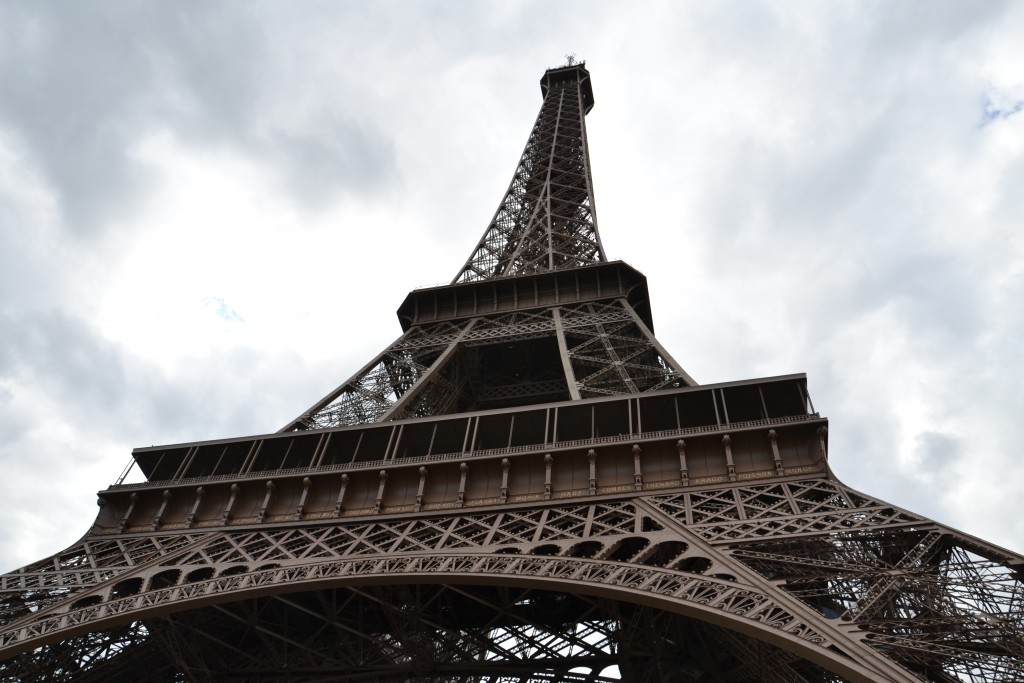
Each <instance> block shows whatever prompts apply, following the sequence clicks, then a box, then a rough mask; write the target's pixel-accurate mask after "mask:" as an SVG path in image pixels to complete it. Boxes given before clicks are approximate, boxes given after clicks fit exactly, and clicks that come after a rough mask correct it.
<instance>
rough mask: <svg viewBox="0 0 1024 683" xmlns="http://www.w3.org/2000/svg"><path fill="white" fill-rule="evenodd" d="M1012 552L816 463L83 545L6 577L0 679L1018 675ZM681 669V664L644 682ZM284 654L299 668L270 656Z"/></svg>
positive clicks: (1017, 580)
mask: <svg viewBox="0 0 1024 683" xmlns="http://www.w3.org/2000/svg"><path fill="white" fill-rule="evenodd" d="M1022 566H1024V558H1021V557H1020V556H1016V555H1011V554H1008V553H1006V552H1005V551H1002V550H1000V549H997V548H994V547H992V546H990V545H988V544H985V543H984V542H982V541H978V540H977V539H972V538H970V537H967V536H965V535H963V534H960V533H958V532H956V531H953V530H950V529H947V528H945V527H942V526H940V525H937V524H935V523H934V522H930V521H928V520H926V519H923V518H921V517H918V516H916V515H913V514H911V513H909V512H906V511H903V510H900V509H898V508H895V507H894V506H891V505H888V504H886V503H884V502H882V501H878V500H875V499H872V498H869V497H868V496H865V495H863V494H860V493H858V492H856V491H853V490H852V489H849V488H848V487H845V486H843V485H842V484H840V483H839V482H836V481H834V480H831V479H827V478H815V479H809V480H790V481H779V482H775V483H770V484H760V485H756V486H737V485H733V486H730V487H727V488H710V489H708V488H705V489H699V490H692V491H684V492H679V493H665V494H656V495H650V494H648V495H638V496H637V497H632V498H620V499H604V500H602V501H599V502H586V503H578V504H561V505H539V506H533V507H529V506H524V507H519V508H510V509H495V510H489V511H480V512H469V511H458V512H457V513H456V512H454V511H453V512H450V513H448V514H440V515H439V514H436V513H435V514H434V515H432V516H417V517H414V518H403V517H401V516H397V517H395V516H393V517H391V518H379V519H368V520H354V521H351V522H339V523H336V524H332V525H318V526H315V527H310V526H308V525H300V526H295V525H292V526H287V525H278V526H276V527H271V528H261V527H252V528H229V529H216V530H209V531H205V532H196V533H178V534H174V533H171V534H153V535H149V536H128V537H125V538H117V537H115V538H106V539H99V538H91V539H87V540H85V541H83V542H81V543H80V544H78V545H76V546H74V547H72V548H71V549H69V550H68V551H66V552H64V553H61V554H59V555H57V556H54V557H53V558H49V559H48V560H45V561H42V562H39V563H35V564H33V565H30V566H29V567H26V568H25V569H23V570H20V571H18V572H15V573H12V574H8V575H6V576H4V577H3V578H2V583H0V589H2V592H0V597H2V600H3V602H2V605H3V612H2V616H3V623H4V624H5V630H4V631H2V632H0V653H2V652H5V651H6V652H12V651H17V652H21V653H22V654H20V655H18V656H15V657H13V658H12V659H10V660H8V661H7V662H6V663H5V664H3V665H2V668H0V672H3V674H4V676H5V677H6V678H5V680H20V679H27V678H26V677H28V678H38V679H39V680H79V678H80V676H82V675H84V674H83V673H82V671H83V670H86V669H88V670H91V669H92V666H91V665H92V664H93V663H95V662H102V666H101V667H100V668H99V669H98V670H103V671H107V670H108V667H121V666H122V664H124V663H127V662H128V661H129V659H131V660H132V661H135V660H136V659H137V660H139V661H149V660H152V661H153V662H160V664H159V666H160V667H163V668H164V669H166V671H167V672H168V673H167V676H166V677H164V678H161V679H160V680H175V678H174V677H173V676H178V675H181V676H184V677H185V679H187V680H226V679H225V676H226V675H227V672H229V671H249V672H253V675H255V672H258V671H260V672H263V673H260V676H265V677H269V678H266V680H270V679H271V678H272V679H273V680H337V679H340V680H353V681H356V680H406V679H408V680H474V681H490V680H523V681H541V680H543V681H577V680H579V681H601V680H611V679H610V678H609V677H608V676H610V675H611V674H608V675H605V674H602V672H603V671H605V670H606V669H608V667H611V666H616V667H619V670H620V672H625V671H626V670H627V669H629V668H630V667H633V670H634V671H637V672H642V673H637V674H636V676H635V677H633V676H627V680H698V677H699V676H698V674H699V675H700V676H709V678H706V679H700V680H722V681H725V680H729V681H734V680H768V679H765V678H763V676H764V675H765V674H764V671H765V669H764V668H763V667H762V666H761V664H758V665H756V666H753V667H752V665H751V662H753V661H757V662H761V663H764V662H768V661H771V662H774V664H773V665H772V666H773V667H775V669H774V670H775V671H776V672H777V673H778V675H779V678H778V680H828V679H829V678H828V677H829V676H831V677H833V678H832V680H841V678H840V677H842V678H848V679H850V680H907V681H910V680H950V681H953V680H961V681H1002V680H1019V679H1020V678H1021V677H1022V676H1024V635H1022V633H1024V609H1022V607H1024V590H1022V583H1021V576H1020V568H1021V567H1022ZM356 605H358V609H357V608H356V607H355V606H356ZM640 605H646V607H643V608H641V607H639V606H640ZM636 610H646V611H645V612H644V616H643V617H642V618H636V616H635V615H636ZM631 615H632V616H631ZM630 619H633V621H630ZM659 620H661V621H659ZM356 621H358V624H357V623H355V622H356ZM661 622H664V623H665V624H667V625H666V626H665V627H664V628H661V627H658V632H659V633H661V636H660V639H655V638H654V637H653V636H652V635H651V634H649V633H647V632H646V631H645V630H644V629H643V628H641V626H645V625H650V624H657V623H661ZM709 624H717V625H718V626H717V627H714V628H712V627H710V626H709ZM673 629H676V630H681V631H685V632H687V633H688V634H690V635H689V636H688V637H687V640H686V641H685V642H694V639H698V640H703V641H705V646H702V647H687V648H682V646H681V645H680V641H676V640H673V639H671V638H669V637H668V636H667V635H666V634H668V633H670V632H671V631H672V630H673ZM85 634H89V635H85ZM627 637H628V638H629V639H630V640H629V642H625V641H624V640H623V639H624V638H627ZM329 643H333V645H329ZM172 645H173V647H172ZM715 652H719V653H724V654H722V655H721V657H722V661H720V662H718V663H716V662H712V661H709V660H708V658H709V657H713V655H711V654H709V653H715ZM644 653H646V654H644ZM352 657H356V660H353V659H352ZM751 657H756V658H757V659H753V660H752V659H751ZM541 660H544V661H543V663H544V666H543V667H541V669H538V668H537V667H538V662H541ZM548 660H550V661H548ZM672 662H675V664H672ZM679 662H683V663H681V664H680V663H679ZM812 662H814V664H812ZM58 664H59V665H58ZM741 664H742V666H746V667H748V668H747V669H746V670H745V671H746V673H742V672H743V671H744V669H743V668H742V666H741ZM670 665H671V667H674V668H678V667H682V669H681V670H686V671H692V672H694V673H693V676H692V677H686V676H683V675H682V674H678V675H677V678H675V679H673V678H667V679H666V678H664V677H660V678H659V675H660V674H657V675H656V673H655V672H656V671H662V670H663V669H664V668H665V667H666V666H670ZM154 666H155V665H154ZM445 667H448V668H447V669H446V668H445ZM751 667H752V668H751ZM822 667H823V668H822ZM122 668H124V669H125V670H131V668H132V667H129V666H127V665H125V666H124V667H122ZM293 668H294V669H296V670H297V671H300V670H304V671H307V672H308V674H309V677H307V678H303V677H302V676H303V675H306V674H302V675H299V674H296V676H297V677H296V678H288V679H280V678H274V677H273V676H271V674H270V673H268V672H271V671H284V670H289V671H290V670H292V669H293ZM580 668H585V669H587V673H585V674H584V673H580V671H579V669H580ZM43 669H46V670H47V671H52V672H53V673H52V676H51V677H49V678H47V677H46V676H41V674H40V671H41V670H43ZM109 670H110V671H116V670H119V669H114V668H110V669H109ZM826 670H829V671H831V673H830V674H828V675H827V676H826V674H825V673H824V672H825V671H826ZM331 671H334V672H335V673H333V674H328V673H325V672H331ZM341 671H346V672H350V673H349V674H346V675H348V677H347V678H346V677H345V676H342V675H341V674H340V673H338V672H341ZM357 671H358V672H361V673H358V674H357V673H356V672H357ZM421 671H425V672H429V675H428V674H427V673H422V674H421V673H419V672H421ZM31 672H34V673H31ZM716 672H717V673H716ZM364 674H365V675H364ZM104 675H108V674H104ZM109 675H110V676H111V677H112V678H111V680H113V678H114V674H113V673H110V674H109ZM420 675H422V676H424V677H420V678H418V677H417V676H420ZM603 675H604V676H605V677H604V678H602V676H603ZM624 675H625V673H624ZM40 676H41V677H40ZM62 676H63V678H62ZM330 676H335V677H336V678H335V679H330V678H329V677H330ZM374 676H376V678H374ZM430 676H434V678H431V677H430ZM318 677H319V678H318ZM403 677H405V678H403ZM243 679H244V680H263V678H259V677H251V678H245V677H244V676H243ZM82 680H88V679H82ZM97 680H99V679H97Z"/></svg>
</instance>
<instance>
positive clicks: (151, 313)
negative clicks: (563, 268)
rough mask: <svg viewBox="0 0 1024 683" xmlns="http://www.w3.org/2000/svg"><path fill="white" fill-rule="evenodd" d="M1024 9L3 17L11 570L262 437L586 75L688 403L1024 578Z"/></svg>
mask: <svg viewBox="0 0 1024 683" xmlns="http://www.w3.org/2000/svg"><path fill="white" fill-rule="evenodd" d="M1021 35H1024V4H1022V3H1011V2H1005V3H1004V2H994V1H993V2H986V3H973V2H967V1H966V0H964V1H963V2H924V1H921V2H910V1H901V2H856V3H854V2H848V3H844V2H834V3H819V2H770V3H768V2H766V3H758V2H671V3H669V2H665V3H654V2H651V3H645V2H639V3H631V4H629V5H627V4H626V3H620V2H593V1H588V2H585V3H582V2H559V3H548V2H510V1H508V0H506V1H503V2H479V3H469V2H464V3H463V2H459V3H453V2H441V1H436V2H373V3H368V2H367V3H347V2H312V1H308V2H264V3H217V2H181V3H156V2H152V3H149V2H113V1H111V2H104V3H89V4H86V3H78V2H70V1H69V2H50V3H36V2H24V3H22V2H17V1H13V2H12V1H7V2H2V3H0V465H2V472H3V475H2V477H0V570H8V569H11V568H14V567H16V566H20V565H22V564H25V563H27V562H29V561H31V560H34V559H37V558H40V557H42V556H44V555H47V554H49V553H52V552H55V551H57V550H59V549H60V548H63V547H65V546H67V545H69V544H70V543H72V542H74V541H75V540H76V539H77V538H78V537H79V536H80V535H81V534H82V533H83V532H84V531H85V530H86V529H87V527H88V526H89V524H90V522H91V520H92V518H93V516H94V514H95V511H96V507H95V492H96V491H97V490H99V489H102V488H105V487H106V486H107V485H108V484H110V483H112V482H113V481H114V480H115V479H116V478H117V476H118V474H119V472H120V471H121V470H122V469H123V467H124V466H125V465H126V464H127V463H128V461H129V459H130V452H131V449H132V448H133V447H135V446H149V445H152V444H160V443H176V442H183V441H192V440H198V439H206V438H216V437H225V436H234V435H246V434H253V433H263V432H270V431H275V430H276V429H278V428H280V427H281V426H282V425H283V424H284V423H286V422H287V421H288V420H290V419H291V418H293V417H295V416H296V415H298V414H299V413H301V412H302V411H303V410H304V409H305V408H306V407H307V406H308V405H309V404H310V403H312V402H313V401H314V400H315V399H317V398H319V397H320V396H321V395H323V394H324V393H325V392H326V391H327V390H328V389H330V388H331V387H333V386H335V385H336V384H338V383H339V382H340V381H342V380H343V379H345V378H346V377H347V376H348V375H350V374H351V373H352V372H353V371H355V370H356V369H358V367H359V366H361V365H362V364H363V363H364V362H365V361H367V360H368V359H369V358H370V357H371V356H372V355H374V354H375V353H377V352H378V351H380V350H381V349H382V348H383V347H384V346H385V345H386V344H388V343H389V342H390V341H391V340H392V339H393V338H394V337H396V336H397V335H398V333H399V331H400V330H399V326H398V323H397V321H396V319H395V317H394V310H395V309H396V308H397V306H398V304H399V303H400V302H401V300H402V298H403V297H404V296H405V294H406V293H407V292H408V291H409V290H410V289H412V288H414V287H419V286H426V285H432V284H437V283H440V282H444V281H448V280H450V279H451V278H452V277H453V276H454V275H455V273H456V271H457V270H458V268H459V267H460V266H461V264H462V263H463V261H464V260H465V258H466V257H467V256H468V255H469V252H470V250H471V248H472V247H473V245H474V244H475V242H476V240H477V239H478V238H479V236H480V234H481V232H482V231H483V229H484V227H485V226H486V224H487V221H488V220H489V219H490V217H491V215H492V213H493V211H494V209H495V208H496V206H497V204H498V202H499V200H500V199H501V196H502V194H503V192H504V191H505V189H506V187H507V184H508V181H509V179H510V178H511V175H512V171H513V170H514V168H515V165H516V162H517V160H518V157H519V154H520V152H521V150H522V146H523V144H524V143H525V141H526V135H527V133H528V132H529V129H530V127H531V125H532V124H533V119H534V117H535V116H536V113H537V110H538V108H539V106H540V102H541V100H540V90H539V87H538V80H539V78H540V76H541V74H542V73H543V71H544V69H545V68H546V67H551V66H557V65H559V64H560V63H562V62H564V57H565V55H566V54H568V53H574V54H575V55H577V56H578V57H580V58H583V59H586V61H587V66H588V68H589V69H590V71H591V73H592V75H593V81H594V89H595V95H596V100H597V105H596V107H595V108H594V110H593V112H592V113H591V115H590V116H589V117H588V127H589V140H590V150H591V157H592V161H593V169H594V174H595V184H596V192H597V210H598V218H599V224H600V228H601V234H602V238H603V241H604V244H605V247H606V250H607V252H608V254H609V256H610V257H611V258H621V259H623V260H625V261H627V262H629V263H630V264H632V265H633V266H635V267H637V268H638V269H640V270H641V271H643V272H645V273H646V274H647V276H648V278H649V282H650V287H651V292H652V296H653V300H654V301H653V303H654V316H655V323H656V332H657V334H658V337H659V339H660V340H661V341H662V342H663V343H664V344H665V345H666V346H667V347H668V348H669V349H670V351H671V352H672V354H673V355H674V356H675V357H676V358H677V359H678V360H679V361H680V362H682V363H683V365H684V366H685V367H686V369H687V370H688V371H689V372H690V374H691V375H693V376H694V377H695V378H696V379H697V381H699V382H701V383H711V382H719V381H728V380H734V379H745V378H752V377H760V376H770V375H778V374H786V373H791V372H807V373H808V375H809V382H810V388H811V396H812V398H813V399H814V402H815V405H816V407H817V408H818V409H819V410H820V411H821V412H822V413H823V414H825V415H827V416H828V417H829V418H830V420H831V425H830V430H831V431H830V459H831V462H832V465H833V468H834V469H835V470H836V472H837V474H838V475H839V476H840V477H841V478H842V479H843V480H844V481H846V482H847V483H849V484H851V485H853V486H855V487H857V488H861V489H863V490H866V491H868V492H870V493H872V494H874V495H877V496H881V497H883V498H886V499H888V500H890V501H892V502H894V503H896V504H899V505H902V506H904V507H908V508H911V509H913V510H915V511H917V512H921V513H924V514H927V515H929V516H932V517H934V518H936V519H938V520H939V521H942V522H945V523H948V524H952V525H954V526H957V527H959V528H961V529H963V530H965V531H967V532H969V533H973V534H977V535H981V536H984V537H986V538H988V539H990V540H992V541H994V542H997V543H999V544H1002V545H1005V546H1008V547H1011V548H1013V549H1015V550H1017V551H1021V550H1024V521H1020V520H1024V515H1020V514H1019V511H1020V507H1021V502H1020V492H1021V491H1024V461H1022V459H1021V457H1020V448H1019V438H1018V436H1017V430H1018V429H1020V428H1021V426H1022V423H1024V419H1022V418H1024V391H1022V389H1021V386H1022V385H1021V382H1022V379H1024V356H1022V351H1021V350H1022V346H1024V307H1022V305H1021V301H1022V300H1024V237H1022V236H1021V232H1022V226H1024V193H1022V192H1021V188H1022V187H1024V70H1022V68H1021V66H1022V65H1024V41H1021V39H1020V36H1021Z"/></svg>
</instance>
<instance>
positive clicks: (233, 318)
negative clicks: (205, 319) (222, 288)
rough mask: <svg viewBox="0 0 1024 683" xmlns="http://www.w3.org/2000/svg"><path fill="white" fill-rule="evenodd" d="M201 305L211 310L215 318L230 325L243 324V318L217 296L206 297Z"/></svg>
mask: <svg viewBox="0 0 1024 683" xmlns="http://www.w3.org/2000/svg"><path fill="white" fill-rule="evenodd" d="M203 304H204V305H205V306H206V307H207V308H209V309H210V310H212V311H213V312H214V313H215V314H217V317H218V318H220V319H222V320H226V321H228V322H231V323H244V322H245V318H243V317H242V315H241V314H240V313H239V312H238V311H236V310H235V309H233V308H231V307H230V306H228V304H227V302H226V301H224V299H222V298H221V297H219V296H208V297H206V298H204V299H203Z"/></svg>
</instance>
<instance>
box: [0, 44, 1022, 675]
mask: <svg viewBox="0 0 1024 683" xmlns="http://www.w3.org/2000/svg"><path fill="white" fill-rule="evenodd" d="M541 91H542V93H543V103H542V105H541V109H540V114H539V115H538V117H537V120H536V123H535V124H534V126H533V129H532V131H531V132H530V136H529V138H528V140H527V143H526V147H525V149H524V151H523V154H522V157H521V158H520V160H519V164H518V166H517V167H516V170H515V174H514V176H513V178H512V182H511V184H510V185H509V189H508V191H507V193H506V194H505V196H504V198H503V199H502V201H501V204H500V205H499V207H498V210H497V212H496V213H495V214H494V217H493V218H492V219H491V222H490V224H489V225H488V226H487V229H486V230H485V231H484V234H483V237H482V238H481V239H480V242H479V243H478V244H477V245H476V246H475V247H474V249H473V251H472V254H471V255H470V257H469V259H468V260H467V261H466V262H465V264H464V265H463V266H462V268H461V269H460V270H459V271H458V274H457V275H456V276H455V278H454V280H453V281H452V283H451V284H450V285H447V286H442V287H432V288H427V289H417V290H415V291H413V292H412V293H410V294H409V295H408V297H407V298H406V299H405V301H403V302H402V304H401V306H400V307H399V309H398V317H399V320H400V322H401V326H402V334H401V336H399V337H398V339H397V340H396V341H395V342H394V343H393V344H391V345H390V346H389V347H388V348H386V349H385V350H384V351H383V352H382V353H381V354H380V355H378V356H377V357H375V358H374V359H373V360H371V361H370V362H369V363H367V364H366V365H365V366H364V367H363V368H361V369H360V370H359V371H358V372H356V373H355V374H354V375H353V376H352V377H351V378H350V379H348V380H347V381H345V382H344V383H343V384H341V385H340V386H338V387H337V389H335V390H334V391H332V392H330V393H329V394H328V395H327V396H325V397H324V398H323V399H322V400H320V401H318V402H316V403H315V404H314V405H313V406H312V407H310V408H309V410H307V411H305V412H303V413H302V414H301V415H300V416H299V417H297V418H296V419H295V420H293V421H292V422H290V423H289V424H287V425H286V426H285V427H284V428H283V429H281V430H280V431H278V432H276V433H271V434H264V435H260V436H256V437H245V438H236V439H221V440H216V441H203V442H197V443H188V444H180V445H170V446H159V447H150V448H138V449H136V450H135V451H134V452H133V457H134V462H135V463H137V465H138V467H139V468H140V469H141V471H142V473H143V474H144V475H145V478H146V481H145V482H143V483H124V482H123V479H122V480H121V481H119V482H118V483H117V484H115V485H112V486H110V487H109V488H108V489H106V490H104V491H101V492H100V493H99V500H98V504H99V513H98V515H97V518H96V521H95V522H94V524H93V525H92V527H91V528H90V529H89V530H88V532H87V533H86V534H85V536H84V537H83V538H82V540H81V541H79V542H77V543H75V544H74V545H72V546H71V547H70V548H68V549H67V550H64V551H62V552H60V553H57V554H55V555H53V556H51V557H48V558H46V559H43V560H40V561H39V562H35V563H33V564H31V565H28V566H26V567H24V568H22V569H19V570H17V571H14V572H11V573H9V574H7V575H4V576H3V577H2V578H0V660H2V661H0V678H2V680H4V681H295V682H298V681H308V682H312V681H389V682H390V681H417V682H418V681H453V682H454V681H460V682H461V681H480V682H483V681H487V682H497V681H519V682H524V683H525V682H541V681H544V682H546V683H553V682H558V683H563V682H564V683H569V682H574V683H582V682H584V681H586V682H594V683H596V682H600V681H613V680H627V681H658V682H659V683H660V682H672V683H674V682H683V681H701V682H711V681H714V682H719V681H721V682H725V681H729V682H741V681H777V682H780V683H781V682H783V681H785V682H792V681H843V680H846V681H861V682H874V681H903V682H910V681H935V682H944V683H948V682H953V681H1011V680H1014V681H1019V680H1024V611H1022V608H1024V591H1022V583H1021V581H1022V577H1021V570H1022V567H1024V558H1022V557H1021V556H1020V555H1017V554H1014V553H1012V552H1009V551H1007V550H1004V549H1002V548H999V547H996V546H994V545H992V544H990V543H987V542H985V541H983V540H981V539H978V538H973V537H971V536H968V535H966V534H963V533H961V532H959V531H956V530H954V529H951V528H949V527H946V526H943V525H941V524H938V523H936V522H934V521H931V520H929V519H926V518H924V517H921V516H920V515H916V514H914V513H912V512H908V511H906V510H902V509H900V508H898V507H896V506H894V505H890V504H888V503H886V502H883V501H881V500H878V499H876V498H873V497H871V496H870V495H867V494H864V493H860V492H858V491H855V490H853V489H851V488H850V487H848V486H846V485H844V484H843V483H842V482H840V481H839V480H838V479H836V477H835V476H834V475H833V473H832V471H831V470H830V468H829V464H828V459H827V446H828V430H827V420H826V418H824V417H822V416H821V415H819V414H818V413H817V412H816V411H815V409H814V407H813V404H812V403H811V399H810V396H809V394H808V391H807V380H806V377H805V376H804V375H802V374H795V375H786V376H781V377H768V378H761V379H750V380H743V381H736V382H727V383H722V384H712V385H698V384H697V383H696V382H695V381H694V380H693V379H692V378H691V377H690V376H689V375H688V374H687V373H686V372H685V371H684V370H683V368H682V366H681V365H680V364H679V363H678V362H677V361H676V360H675V359H674V358H673V357H672V356H671V355H670V354H669V353H668V351H667V350H666V349H664V348H663V347H662V346H661V344H659V342H658V340H657V339H656V338H655V336H654V333H653V327H654V326H653V322H652V318H651V310H650V304H649V298H648V291H647V284H646V280H645V278H644V276H643V275H642V274H641V273H640V272H638V271H637V270H635V269H633V268H632V267H630V266H628V265H626V264H625V263H622V262H621V261H609V260H607V258H606V256H605V252H604V248H603V247H602V244H601V239H600V237H599V234H598V229H597V218H596V214H595V210H594V191H593V184H592V181H591V170H590V161H589V156H588V151H587V136H586V129H585V124H584V120H585V116H586V114H587V113H588V112H589V111H590V109H591V108H592V107H593V105H594V95H593V89H592V86H591V80H590V74H589V73H588V71H587V69H586V68H585V65H584V64H582V63H572V62H570V63H569V64H568V65H566V66H562V67H559V68H555V69H549V70H548V71H546V72H545V74H544V76H543V78H542V80H541Z"/></svg>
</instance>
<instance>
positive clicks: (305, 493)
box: [292, 477, 313, 519]
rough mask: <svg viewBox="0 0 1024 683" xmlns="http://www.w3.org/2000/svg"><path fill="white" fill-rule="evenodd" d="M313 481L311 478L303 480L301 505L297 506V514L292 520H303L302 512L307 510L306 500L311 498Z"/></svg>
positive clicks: (300, 497)
mask: <svg viewBox="0 0 1024 683" xmlns="http://www.w3.org/2000/svg"><path fill="white" fill-rule="evenodd" d="M312 484H313V480H312V479H310V478H309V477H303V478H302V495H301V496H299V504H298V505H296V506H295V514H294V515H292V519H302V512H303V510H305V509H306V498H307V497H308V496H309V488H310V486H311V485H312Z"/></svg>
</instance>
